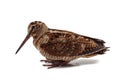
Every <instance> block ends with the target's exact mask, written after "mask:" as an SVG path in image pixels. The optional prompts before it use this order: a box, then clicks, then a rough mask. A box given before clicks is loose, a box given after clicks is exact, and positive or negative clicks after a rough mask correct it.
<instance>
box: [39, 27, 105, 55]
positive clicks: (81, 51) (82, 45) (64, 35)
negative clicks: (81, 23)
mask: <svg viewBox="0 0 120 80" xmlns="http://www.w3.org/2000/svg"><path fill="white" fill-rule="evenodd" d="M45 35H46V36H48V37H49V40H48V42H47V43H44V44H41V45H40V47H41V49H43V50H44V51H45V53H48V54H49V55H53V56H66V57H72V56H79V57H89V56H91V55H94V54H99V53H103V51H102V50H101V52H100V51H98V50H100V49H101V48H104V45H103V43H104V41H102V40H99V39H94V38H90V37H86V36H82V35H78V34H76V33H73V32H69V31H64V30H56V29H49V31H48V32H47V33H46V34H45ZM103 50H104V49H103ZM95 51H98V52H95ZM92 52H95V53H92Z"/></svg>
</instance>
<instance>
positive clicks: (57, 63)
mask: <svg viewBox="0 0 120 80" xmlns="http://www.w3.org/2000/svg"><path fill="white" fill-rule="evenodd" d="M41 61H42V62H45V63H51V64H44V65H43V66H48V69H50V68H53V67H59V66H65V65H67V63H68V62H67V61H62V60H41Z"/></svg>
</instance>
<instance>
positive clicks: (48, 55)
mask: <svg viewBox="0 0 120 80" xmlns="http://www.w3.org/2000/svg"><path fill="white" fill-rule="evenodd" d="M39 51H40V53H41V54H42V55H43V56H44V57H45V58H46V59H49V60H63V61H71V60H74V59H77V58H79V57H80V56H57V55H52V54H49V53H47V52H46V51H44V49H42V48H40V50H39Z"/></svg>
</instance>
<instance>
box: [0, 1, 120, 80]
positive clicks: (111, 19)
mask: <svg viewBox="0 0 120 80" xmlns="http://www.w3.org/2000/svg"><path fill="white" fill-rule="evenodd" d="M35 20H37V21H43V22H45V23H46V25H47V26H48V27H50V28H55V29H65V30H69V31H73V32H76V33H78V34H82V35H87V36H91V37H96V38H100V39H103V40H105V41H106V46H109V47H111V48H110V51H108V52H106V54H105V55H102V56H95V57H92V58H89V59H78V60H76V61H75V62H74V63H77V64H78V65H77V66H74V67H65V68H53V69H47V67H43V66H42V65H43V63H41V62H40V60H41V59H45V58H44V57H43V56H41V55H40V53H39V52H38V51H37V50H36V49H35V47H34V46H33V44H32V41H33V39H32V38H30V39H29V40H28V42H27V43H26V44H25V45H24V47H23V48H22V49H21V50H20V52H19V53H18V54H17V55H15V54H14V53H15V51H16V50H17V48H18V47H19V45H20V44H21V42H22V40H23V39H24V37H25V36H26V34H27V26H28V24H29V23H30V22H31V21H35ZM119 27H120V1H119V0H0V80H120V76H119V75H120V58H119V57H120V47H119V45H120V36H119V35H120V29H119Z"/></svg>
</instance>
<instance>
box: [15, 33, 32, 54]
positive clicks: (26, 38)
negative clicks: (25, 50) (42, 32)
mask: <svg viewBox="0 0 120 80" xmlns="http://www.w3.org/2000/svg"><path fill="white" fill-rule="evenodd" d="M30 34H31V31H30V32H29V33H28V34H27V36H26V37H25V39H24V40H23V42H22V43H21V45H20V46H19V48H18V49H17V51H16V52H15V54H17V53H18V51H19V50H20V49H21V48H22V46H23V45H24V44H25V43H26V41H27V40H28V39H29V38H30Z"/></svg>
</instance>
